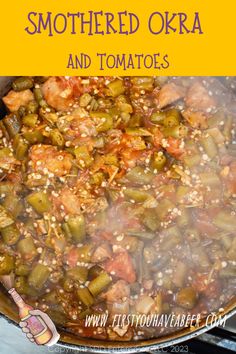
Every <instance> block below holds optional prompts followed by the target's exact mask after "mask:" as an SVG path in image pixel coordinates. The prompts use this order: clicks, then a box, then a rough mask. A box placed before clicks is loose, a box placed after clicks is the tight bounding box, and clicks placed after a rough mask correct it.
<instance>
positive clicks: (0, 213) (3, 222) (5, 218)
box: [0, 205, 14, 229]
mask: <svg viewBox="0 0 236 354" xmlns="http://www.w3.org/2000/svg"><path fill="white" fill-rule="evenodd" d="M12 224H14V219H13V218H12V217H11V216H10V214H9V213H8V212H7V210H6V209H5V208H4V207H3V206H2V205H0V229H4V228H5V227H7V226H10V225H12Z"/></svg>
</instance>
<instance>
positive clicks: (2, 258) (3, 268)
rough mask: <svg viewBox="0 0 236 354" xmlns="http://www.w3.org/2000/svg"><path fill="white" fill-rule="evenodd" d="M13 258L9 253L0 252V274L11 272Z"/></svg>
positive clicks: (13, 265)
mask: <svg viewBox="0 0 236 354" xmlns="http://www.w3.org/2000/svg"><path fill="white" fill-rule="evenodd" d="M14 267H15V264H14V258H13V257H12V256H10V255H9V254H0V275H6V274H9V273H11V271H12V270H13V269H14Z"/></svg>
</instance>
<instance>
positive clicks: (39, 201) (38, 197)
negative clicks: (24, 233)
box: [26, 192, 51, 214]
mask: <svg viewBox="0 0 236 354" xmlns="http://www.w3.org/2000/svg"><path fill="white" fill-rule="evenodd" d="M26 200H27V202H28V203H29V204H30V205H31V206H32V207H33V208H34V210H35V211H36V212H37V213H38V214H43V213H46V212H47V211H49V210H50V209H51V203H50V201H49V198H48V195H47V194H46V193H44V192H34V193H32V194H30V195H28V196H27V197H26Z"/></svg>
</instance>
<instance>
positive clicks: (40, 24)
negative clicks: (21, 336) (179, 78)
mask: <svg viewBox="0 0 236 354" xmlns="http://www.w3.org/2000/svg"><path fill="white" fill-rule="evenodd" d="M235 13H236V2H235V0H225V1H223V2H222V1H216V0H148V1H138V0H130V1H129V0H100V1H98V0H86V1H85V0H80V1H78V0H9V1H2V4H1V11H0V32H1V39H2V43H1V56H0V75H97V76H99V75H236V50H235V44H234V43H235V37H236V36H235V35H236V26H235Z"/></svg>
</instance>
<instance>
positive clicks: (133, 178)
mask: <svg viewBox="0 0 236 354" xmlns="http://www.w3.org/2000/svg"><path fill="white" fill-rule="evenodd" d="M125 177H126V178H127V179H128V181H130V182H132V183H137V184H149V183H151V181H152V179H153V178H154V175H153V174H152V173H151V172H150V171H148V170H146V169H145V168H143V167H141V166H136V167H134V168H132V169H131V170H130V171H129V172H128V173H127V174H126V175H125Z"/></svg>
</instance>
